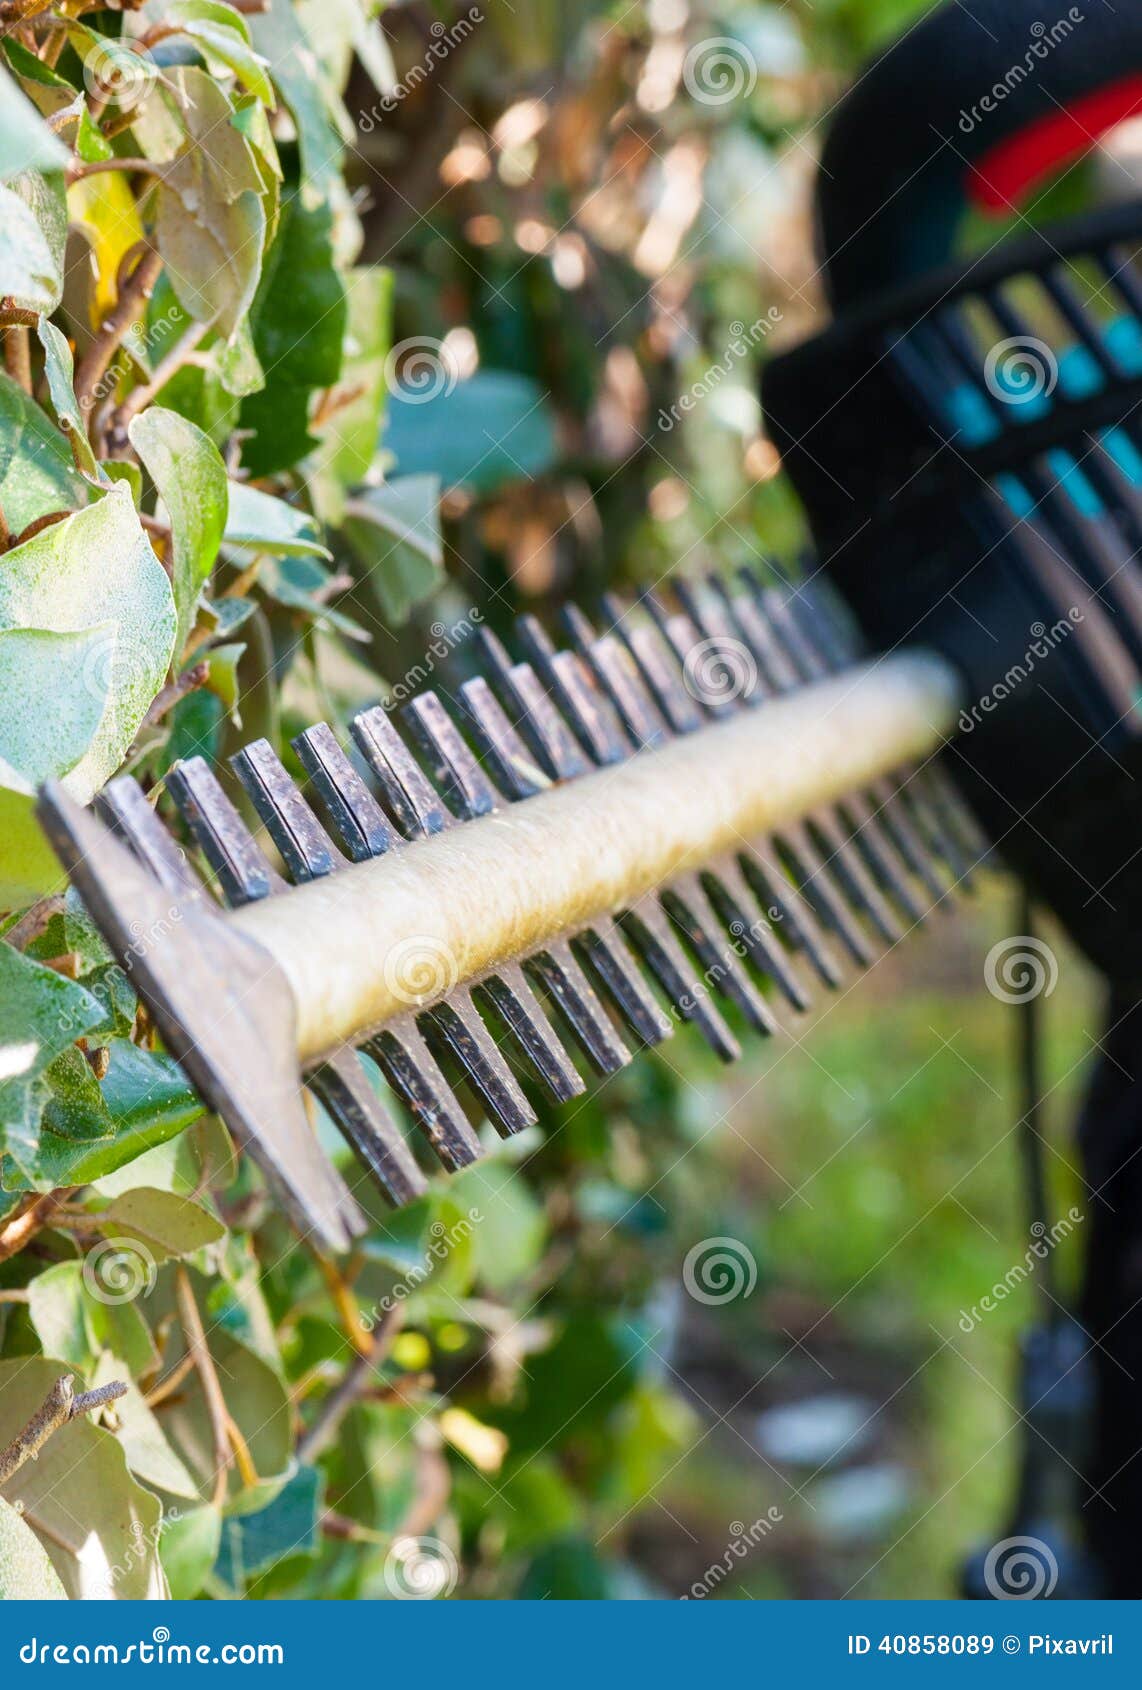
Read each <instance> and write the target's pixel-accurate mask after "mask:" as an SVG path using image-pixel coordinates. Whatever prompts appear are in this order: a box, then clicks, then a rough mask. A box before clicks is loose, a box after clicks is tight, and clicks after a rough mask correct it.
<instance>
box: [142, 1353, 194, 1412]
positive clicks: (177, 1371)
mask: <svg viewBox="0 0 1142 1690" xmlns="http://www.w3.org/2000/svg"><path fill="white" fill-rule="evenodd" d="M193 1372H194V1356H193V1354H192V1352H191V1351H190V1350H187V1352H186V1354H185V1355H184V1356H181V1357H180V1358H179V1360H178V1361H177V1362H175V1364H174V1366H173V1367H172V1368H171V1370H170V1372H169V1373H168V1374H167V1375H166V1377H165V1379H160V1380H158V1381H157V1383H156V1384H155V1385H154V1386H152V1388H151V1389H150V1390H149V1391H148V1392H147V1407H148V1408H157V1407H158V1406H159V1404H160V1403H164V1402H166V1401H167V1399H168V1397H172V1396H173V1395H174V1393H175V1392H176V1391H177V1390H178V1388H179V1386H180V1385H181V1384H182V1382H183V1380H184V1379H185V1378H186V1376H187V1374H188V1373H193Z"/></svg>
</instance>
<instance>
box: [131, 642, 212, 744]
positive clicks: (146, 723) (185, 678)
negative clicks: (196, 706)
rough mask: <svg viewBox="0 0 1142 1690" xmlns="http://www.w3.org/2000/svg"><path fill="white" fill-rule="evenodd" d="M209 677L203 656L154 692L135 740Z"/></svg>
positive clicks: (208, 670) (208, 667) (202, 685)
mask: <svg viewBox="0 0 1142 1690" xmlns="http://www.w3.org/2000/svg"><path fill="white" fill-rule="evenodd" d="M209 678H210V664H209V663H208V662H207V661H206V660H205V658H204V659H203V661H202V662H201V663H195V664H193V665H192V666H191V667H190V668H189V669H184V670H183V672H182V674H181V675H179V677H178V679H177V680H174V681H172V682H171V683H170V685H169V686H166V687H164V688H163V689H162V691H161V692H159V693H156V695H155V697H154V699H153V700H152V701H151V706H150V708H149V710H148V711H147V714H146V715H145V716H144V717H143V720H142V723H141V725H140V727H139V732H138V733H137V734H136V735H135V738H136V741H137V740H139V739H140V738H141V737H142V735H143V734H144V733H145V731H146V730H147V728H153V727H154V726H155V724H156V722H161V721H162V719H163V717H164V716H165V715H166V714H167V711H168V710H173V709H174V707H175V705H176V704H177V703H178V701H179V699H180V698H185V697H186V695H187V693H188V692H197V691H198V689H199V687H204V686H205V685H206V683H207V681H208V680H209Z"/></svg>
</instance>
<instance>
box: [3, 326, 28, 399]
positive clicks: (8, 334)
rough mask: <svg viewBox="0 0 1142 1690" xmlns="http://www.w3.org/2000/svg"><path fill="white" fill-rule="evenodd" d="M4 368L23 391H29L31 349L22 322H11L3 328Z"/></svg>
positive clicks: (26, 331)
mask: <svg viewBox="0 0 1142 1690" xmlns="http://www.w3.org/2000/svg"><path fill="white" fill-rule="evenodd" d="M4 368H5V369H6V370H7V372H8V374H9V375H10V376H11V378H12V380H13V381H14V382H16V383H17V384H18V385H19V386H20V387H22V388H23V390H24V392H25V393H31V391H32V349H31V345H30V344H29V340H28V330H27V328H26V327H25V326H24V325H23V324H22V323H21V324H17V323H11V324H9V325H8V326H7V327H6V328H5V330H4Z"/></svg>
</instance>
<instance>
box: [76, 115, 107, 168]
mask: <svg viewBox="0 0 1142 1690" xmlns="http://www.w3.org/2000/svg"><path fill="white" fill-rule="evenodd" d="M75 150H76V152H77V153H78V155H79V157H80V158H81V159H82V160H83V162H84V164H97V163H99V162H100V160H102V159H107V158H114V156H115V149H114V147H113V146H112V145H111V143H110V141H108V140H107V139H106V137H105V136H104V134H103V131H102V129H100V127H99V125H98V124H97V123H96V122H95V120H94V119H93V118H92V115H91V113H90V112H89V111H88V109H87V105H86V103H85V104H84V106H83V109H82V111H81V112H80V114H79V129H78V131H77V133H76V137H75Z"/></svg>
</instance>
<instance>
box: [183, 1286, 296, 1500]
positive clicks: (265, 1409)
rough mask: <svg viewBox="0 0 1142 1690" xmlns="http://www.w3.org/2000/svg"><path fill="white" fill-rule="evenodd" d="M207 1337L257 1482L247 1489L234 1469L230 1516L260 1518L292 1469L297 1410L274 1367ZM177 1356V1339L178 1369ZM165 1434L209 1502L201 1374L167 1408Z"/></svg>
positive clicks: (209, 1454) (234, 1343)
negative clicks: (257, 1516)
mask: <svg viewBox="0 0 1142 1690" xmlns="http://www.w3.org/2000/svg"><path fill="white" fill-rule="evenodd" d="M191 1277H192V1279H193V1278H195V1276H194V1275H192V1276H191ZM199 1294H200V1295H201V1292H200V1293H199ZM208 1337H209V1342H210V1353H211V1355H212V1356H213V1358H214V1363H215V1366H216V1368H217V1370H218V1377H219V1378H220V1379H221V1380H223V1381H224V1388H225V1394H226V1405H227V1407H228V1408H229V1410H230V1413H231V1414H232V1415H233V1416H234V1419H235V1422H236V1423H237V1426H238V1430H239V1432H240V1433H241V1434H242V1437H243V1438H244V1439H245V1441H246V1445H247V1448H248V1449H249V1451H250V1458H251V1460H252V1461H253V1463H254V1468H255V1470H256V1472H257V1474H258V1480H259V1482H258V1483H257V1484H255V1485H252V1486H249V1487H246V1486H244V1485H243V1483H242V1479H241V1475H240V1474H239V1473H238V1472H237V1470H236V1469H231V1471H230V1475H229V1480H228V1500H227V1503H226V1512H227V1513H228V1514H250V1513H256V1512H257V1510H258V1509H259V1508H264V1507H265V1506H266V1505H267V1503H269V1502H270V1501H271V1500H272V1499H273V1498H274V1497H275V1496H276V1495H277V1494H278V1492H279V1491H280V1490H281V1489H282V1486H283V1485H284V1484H285V1483H286V1482H287V1480H288V1479H289V1477H290V1474H291V1472H292V1470H293V1467H292V1460H293V1457H292V1450H293V1411H292V1409H291V1407H290V1401H289V1397H288V1395H287V1393H286V1389H285V1386H284V1385H283V1384H282V1381H281V1380H280V1379H279V1378H278V1375H277V1374H276V1373H275V1372H274V1370H273V1368H271V1367H269V1366H267V1364H266V1363H265V1362H264V1361H262V1360H260V1359H259V1357H257V1356H255V1355H254V1354H253V1353H252V1351H250V1350H249V1349H248V1348H247V1347H246V1345H244V1344H242V1343H240V1342H239V1341H238V1340H237V1339H236V1338H234V1337H232V1336H231V1334H230V1333H228V1332H226V1331H224V1330H220V1329H217V1328H216V1329H213V1330H209V1329H208ZM179 1356H180V1345H179V1343H178V1340H177V1338H176V1339H175V1340H174V1341H173V1342H172V1343H171V1344H169V1345H168V1349H167V1356H166V1359H167V1360H168V1361H169V1362H170V1364H171V1365H172V1366H174V1365H175V1364H176V1363H177V1361H178V1360H179ZM163 1429H164V1431H165V1432H166V1435H167V1437H168V1439H169V1440H170V1442H171V1444H172V1445H173V1446H174V1448H175V1449H176V1450H177V1451H178V1453H179V1454H180V1455H181V1457H182V1459H183V1460H184V1461H185V1463H186V1465H187V1467H188V1468H189V1469H190V1471H191V1472H192V1473H193V1474H194V1476H195V1478H196V1480H197V1481H198V1485H199V1491H200V1495H201V1496H202V1499H203V1501H209V1500H210V1499H211V1497H212V1496H213V1494H214V1480H215V1472H216V1469H215V1463H214V1443H213V1437H212V1433H211V1421H210V1414H209V1411H208V1409H207V1406H206V1403H205V1400H204V1399H203V1395H202V1382H201V1379H200V1378H199V1376H198V1374H197V1372H195V1373H192V1374H191V1375H189V1376H188V1378H187V1380H186V1381H185V1384H184V1386H183V1389H182V1391H181V1392H180V1393H179V1396H178V1398H177V1399H173V1398H172V1399H171V1402H170V1405H169V1407H168V1408H165V1409H164V1412H163Z"/></svg>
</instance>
